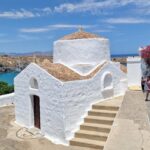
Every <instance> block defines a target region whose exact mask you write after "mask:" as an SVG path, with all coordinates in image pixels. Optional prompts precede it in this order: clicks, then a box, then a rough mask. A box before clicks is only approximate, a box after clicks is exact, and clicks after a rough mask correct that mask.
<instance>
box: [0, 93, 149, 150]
mask: <svg viewBox="0 0 150 150" xmlns="http://www.w3.org/2000/svg"><path fill="white" fill-rule="evenodd" d="M144 98H145V97H144V95H143V93H141V92H140V91H139V92H138V91H128V92H127V93H126V95H125V97H124V100H123V101H122V98H116V99H115V100H110V101H106V102H102V103H104V104H107V103H108V104H109V105H110V104H111V103H112V104H113V105H114V104H116V105H121V104H122V106H121V108H120V111H119V113H118V114H117V117H116V119H115V122H114V125H113V127H112V130H111V132H110V135H109V138H108V140H107V143H106V145H105V148H104V150H150V125H149V119H148V109H147V108H149V110H150V101H148V102H145V101H144ZM146 105H147V106H148V107H146ZM149 114H150V111H149ZM14 120H15V117H14V107H13V106H9V107H1V108H0V150H85V149H84V148H80V147H71V146H69V147H65V146H62V145H55V144H53V143H51V142H50V141H49V140H47V139H45V138H44V137H41V136H40V135H39V134H38V132H37V131H36V130H33V131H26V129H24V128H21V127H20V126H18V125H16V124H15V123H14ZM36 132H37V133H36ZM33 133H34V134H33ZM86 150H90V149H87V148H86Z"/></svg>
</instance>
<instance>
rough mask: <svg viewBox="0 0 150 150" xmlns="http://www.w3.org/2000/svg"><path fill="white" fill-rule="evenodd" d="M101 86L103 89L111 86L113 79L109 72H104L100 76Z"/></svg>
mask: <svg viewBox="0 0 150 150" xmlns="http://www.w3.org/2000/svg"><path fill="white" fill-rule="evenodd" d="M102 87H103V89H110V88H113V79H112V74H111V73H105V74H104V76H103V78H102Z"/></svg>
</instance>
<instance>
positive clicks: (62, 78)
mask: <svg viewBox="0 0 150 150" xmlns="http://www.w3.org/2000/svg"><path fill="white" fill-rule="evenodd" d="M126 89H127V78H126V75H125V73H123V72H122V71H121V70H120V66H119V64H118V63H114V62H111V60H110V51H109V40H108V39H106V38H103V37H101V36H97V35H95V34H91V33H87V32H84V31H83V30H80V31H78V32H75V33H73V34H70V35H66V36H64V37H63V38H61V39H60V40H58V41H55V42H54V50H53V63H50V61H49V60H45V61H44V62H41V63H37V64H36V63H31V64H30V65H29V66H28V67H27V68H25V69H24V70H23V71H22V72H21V73H20V74H19V75H18V76H17V77H16V78H15V114H16V122H17V123H18V124H20V125H22V126H25V127H27V128H33V127H36V128H39V129H40V131H41V133H42V134H43V135H45V136H46V137H47V138H49V139H50V140H51V141H53V142H54V143H58V144H64V145H66V144H68V141H69V140H71V139H72V138H73V137H74V133H75V131H76V130H77V129H78V128H79V126H80V124H81V123H82V122H83V119H84V117H85V116H86V115H87V112H88V110H90V109H91V106H92V104H95V103H97V102H100V101H104V100H106V99H107V98H109V97H113V96H117V95H123V94H124V93H125V91H126Z"/></svg>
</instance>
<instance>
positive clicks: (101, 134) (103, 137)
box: [75, 130, 108, 141]
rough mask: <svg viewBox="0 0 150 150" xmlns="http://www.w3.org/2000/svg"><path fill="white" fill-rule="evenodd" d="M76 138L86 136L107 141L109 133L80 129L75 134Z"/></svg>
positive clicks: (86, 137)
mask: <svg viewBox="0 0 150 150" xmlns="http://www.w3.org/2000/svg"><path fill="white" fill-rule="evenodd" d="M75 137H76V138H85V139H91V140H98V141H106V140H107V137H108V133H104V132H98V131H88V130H79V131H78V132H76V134H75Z"/></svg>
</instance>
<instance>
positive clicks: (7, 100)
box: [0, 93, 15, 107]
mask: <svg viewBox="0 0 150 150" xmlns="http://www.w3.org/2000/svg"><path fill="white" fill-rule="evenodd" d="M14 96H15V94H14V93H11V94H6V95H2V96H0V107H1V106H6V105H11V104H13V102H14Z"/></svg>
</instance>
